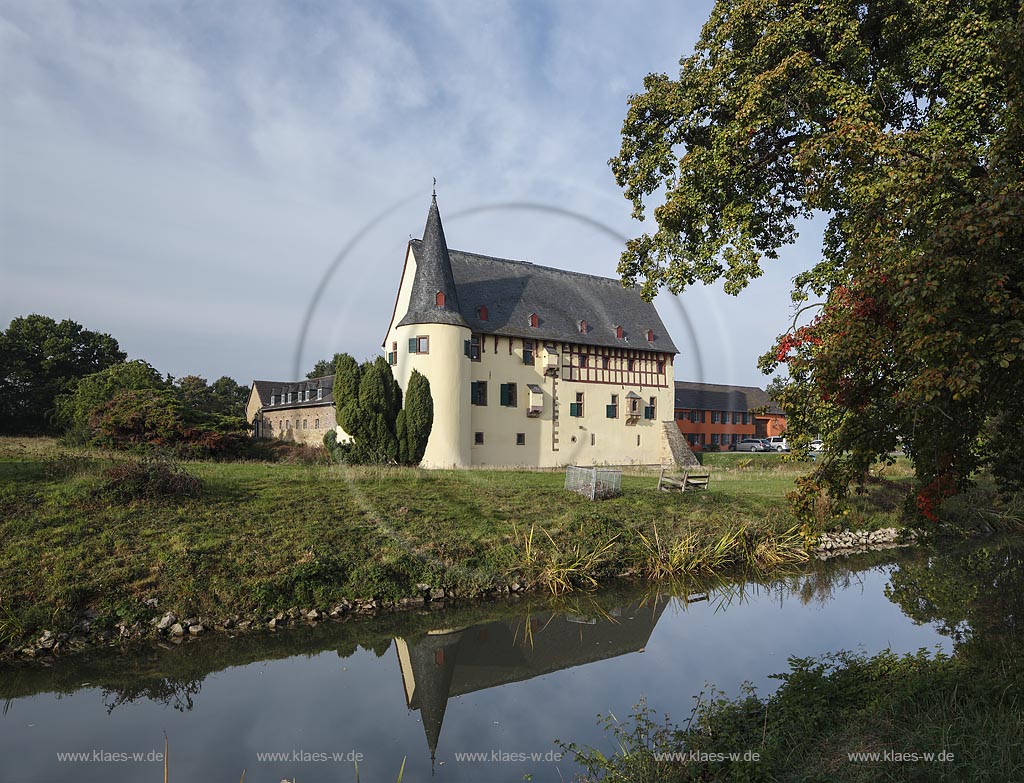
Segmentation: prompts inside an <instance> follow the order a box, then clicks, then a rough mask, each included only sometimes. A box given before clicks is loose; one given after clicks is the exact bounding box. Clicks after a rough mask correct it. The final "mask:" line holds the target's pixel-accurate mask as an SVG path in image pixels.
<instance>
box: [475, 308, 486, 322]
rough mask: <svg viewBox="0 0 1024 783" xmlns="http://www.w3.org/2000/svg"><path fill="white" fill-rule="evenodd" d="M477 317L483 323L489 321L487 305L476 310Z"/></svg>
mask: <svg viewBox="0 0 1024 783" xmlns="http://www.w3.org/2000/svg"><path fill="white" fill-rule="evenodd" d="M476 317H477V318H479V319H480V320H481V321H486V320H487V307H486V305H480V306H479V307H478V308H476Z"/></svg>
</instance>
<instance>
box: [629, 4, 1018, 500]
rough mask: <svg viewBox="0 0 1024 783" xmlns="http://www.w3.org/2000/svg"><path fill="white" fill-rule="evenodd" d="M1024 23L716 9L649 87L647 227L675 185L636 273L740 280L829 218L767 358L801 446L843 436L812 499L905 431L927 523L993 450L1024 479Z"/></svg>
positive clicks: (646, 286)
mask: <svg viewBox="0 0 1024 783" xmlns="http://www.w3.org/2000/svg"><path fill="white" fill-rule="evenodd" d="M1022 21H1024V20H1022V8H1021V5H1020V3H1019V0H1012V1H1011V0H988V1H987V2H972V1H971V0H968V1H967V2H963V1H962V0H961V1H960V2H950V0H903V1H902V2H899V3H896V2H868V3H864V2H851V1H850V0H824V2H822V1H821V0H719V2H718V3H717V4H716V5H715V8H714V11H713V13H712V15H711V18H710V20H709V21H708V22H707V24H706V25H705V27H704V29H703V31H702V34H701V36H700V39H699V41H698V44H697V48H696V51H695V53H694V54H693V55H691V56H690V57H687V58H685V59H684V60H683V61H682V63H681V65H682V69H681V71H680V74H679V78H678V79H671V78H669V77H668V76H665V75H655V74H652V75H650V76H648V77H647V79H646V80H645V83H644V86H645V90H644V92H642V93H640V94H638V95H634V96H632V97H631V99H630V105H629V111H628V115H627V118H626V121H625V124H624V127H623V142H622V148H621V151H620V154H619V155H618V156H617V157H616V158H614V159H612V161H611V166H612V169H613V171H614V174H615V176H616V179H617V181H618V182H619V184H620V185H621V186H622V187H623V188H624V190H625V193H626V196H627V197H628V198H629V199H631V200H632V202H633V206H634V215H635V216H636V217H637V218H639V219H643V218H644V217H645V210H646V204H645V200H646V199H647V198H648V197H649V196H651V195H652V194H655V193H657V194H658V198H659V199H662V198H663V202H662V203H661V204H659V205H658V206H657V207H656V208H655V209H654V218H655V220H656V223H657V227H656V230H654V231H653V232H651V233H648V234H644V235H642V236H640V237H638V238H636V239H633V240H631V241H630V242H629V243H628V245H627V248H626V250H625V252H624V253H623V256H622V261H621V264H620V267H619V271H620V272H621V274H622V275H623V277H624V279H625V280H626V281H627V282H641V283H642V284H643V290H644V293H645V295H647V296H649V297H650V296H653V295H654V294H655V293H656V292H657V290H658V289H659V288H661V287H667V288H668V289H669V290H671V291H673V292H679V291H682V290H683V289H684V288H686V287H687V286H689V285H691V284H693V283H695V282H697V281H702V282H705V283H713V282H715V281H718V280H724V286H725V290H726V291H727V292H729V293H734V294H735V293H738V292H739V291H740V290H742V289H743V287H744V286H745V285H746V284H747V283H748V282H749V280H751V279H752V278H755V277H757V276H759V275H760V274H761V272H762V267H761V264H762V262H763V260H764V259H772V258H775V257H776V255H777V252H778V250H779V248H780V247H782V246H783V245H785V244H787V243H790V242H792V241H793V239H794V238H795V236H796V228H797V222H798V221H799V220H800V219H802V218H808V217H811V216H812V215H813V214H815V213H823V214H824V215H825V216H826V219H827V221H828V223H827V228H826V232H825V239H824V243H823V246H822V248H821V257H820V259H819V260H818V261H817V263H815V264H814V265H813V266H812V267H811V268H810V269H808V270H806V271H805V272H804V273H802V274H800V275H799V276H798V277H797V278H796V280H795V283H796V286H795V290H794V294H793V298H794V301H795V302H796V303H797V307H798V308H799V309H798V310H797V312H796V316H795V318H794V322H793V328H792V329H791V330H790V331H789V332H788V333H787V334H785V335H783V336H782V337H781V338H780V339H779V341H778V343H777V344H776V346H775V348H774V349H773V350H772V351H771V352H770V353H769V354H766V356H765V358H764V359H763V360H762V369H764V370H765V371H766V372H772V371H774V370H775V369H777V368H778V367H779V366H780V365H783V364H784V365H786V366H787V369H788V375H789V378H788V380H787V381H786V382H785V384H784V386H783V389H782V391H781V395H780V398H779V402H780V403H781V404H782V405H783V407H785V408H786V409H787V412H788V413H789V416H790V424H789V427H790V433H791V434H792V435H793V436H794V437H793V440H795V441H796V443H797V445H800V444H801V443H803V442H806V440H808V439H809V437H811V436H812V435H813V434H815V433H817V432H821V433H822V434H823V435H824V438H825V443H826V448H827V455H826V458H825V459H824V460H822V461H821V462H819V464H818V467H817V469H816V471H815V474H814V477H813V479H812V480H811V481H809V482H807V483H806V484H805V487H804V489H805V490H806V491H807V493H808V495H810V494H811V493H816V492H817V491H818V490H819V488H821V487H824V488H827V489H828V490H830V491H831V492H833V493H838V494H842V493H843V492H845V491H846V487H847V486H848V484H849V481H850V480H851V479H854V480H856V479H858V478H859V477H861V476H863V475H864V473H865V472H866V469H867V467H868V465H869V464H870V463H871V462H872V461H873V460H874V459H877V458H879V457H885V456H886V455H888V454H889V453H890V452H891V451H892V450H893V449H894V448H895V447H896V446H897V444H898V443H903V444H904V445H905V446H906V448H907V450H908V452H909V453H910V454H911V456H912V457H913V459H914V462H915V466H916V470H917V474H918V481H919V484H920V486H919V494H918V505H919V508H920V509H921V511H922V513H923V514H924V515H925V516H932V515H934V505H935V503H936V502H937V501H939V500H940V499H941V498H942V497H943V496H945V495H948V494H952V493H954V492H956V491H957V490H958V489H960V488H962V487H963V486H964V485H965V484H966V483H968V482H969V476H970V474H971V473H972V471H973V470H974V469H975V468H976V467H978V466H979V465H981V464H984V463H986V462H987V463H990V464H992V466H993V467H994V470H995V473H996V475H997V477H999V478H1001V480H1003V481H1004V482H1007V483H1012V482H1013V481H1015V480H1016V481H1020V479H1021V470H1022V468H1021V461H1020V459H1019V456H1018V454H1019V444H1020V442H1021V438H1022V437H1024V424H1022V422H1024V418H1022V416H1021V414H1024V410H1022V405H1024V403H1022V400H1024V342H1022V340H1024V189H1022V177H1021V174H1022V170H1024V112H1022V109H1024V107H1022V98H1021V86H1022V83H1024V28H1022ZM1007 432H1009V437H1007ZM1011 446H1012V451H1008V450H1007V449H1008V448H1009V447H1011Z"/></svg>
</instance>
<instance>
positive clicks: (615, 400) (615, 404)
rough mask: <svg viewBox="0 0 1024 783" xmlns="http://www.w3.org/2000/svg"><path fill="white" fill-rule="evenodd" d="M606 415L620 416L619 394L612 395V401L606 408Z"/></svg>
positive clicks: (614, 417)
mask: <svg viewBox="0 0 1024 783" xmlns="http://www.w3.org/2000/svg"><path fill="white" fill-rule="evenodd" d="M604 415H605V416H606V417H608V418H609V419H617V418H619V395H617V394H613V395H612V401H611V402H610V403H609V404H608V405H606V406H605V408H604Z"/></svg>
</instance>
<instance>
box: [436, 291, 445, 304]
mask: <svg viewBox="0 0 1024 783" xmlns="http://www.w3.org/2000/svg"><path fill="white" fill-rule="evenodd" d="M434 303H435V304H436V305H437V306H438V307H444V291H438V292H437V295H436V296H435V297H434Z"/></svg>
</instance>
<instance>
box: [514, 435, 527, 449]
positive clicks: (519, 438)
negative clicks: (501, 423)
mask: <svg viewBox="0 0 1024 783" xmlns="http://www.w3.org/2000/svg"><path fill="white" fill-rule="evenodd" d="M516 445H517V446H525V445H526V433H525V432H517V433H516Z"/></svg>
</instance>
